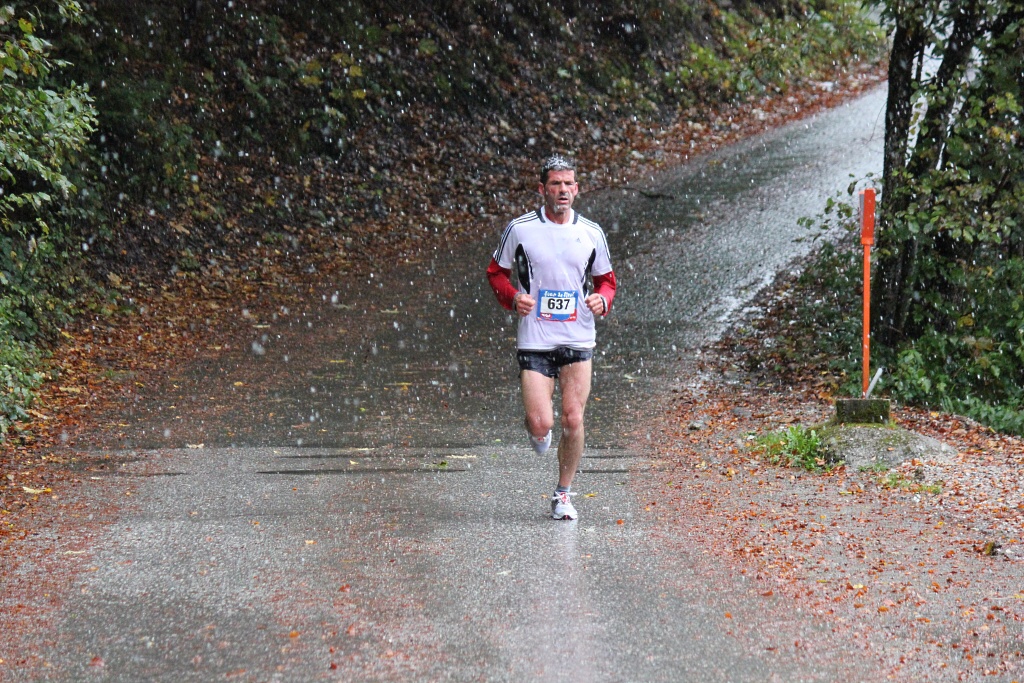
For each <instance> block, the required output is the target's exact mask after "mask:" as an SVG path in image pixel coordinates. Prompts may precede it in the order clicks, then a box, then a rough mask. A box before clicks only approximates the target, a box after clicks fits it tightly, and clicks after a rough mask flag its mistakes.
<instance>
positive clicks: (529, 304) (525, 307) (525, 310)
mask: <svg viewBox="0 0 1024 683" xmlns="http://www.w3.org/2000/svg"><path fill="white" fill-rule="evenodd" d="M536 304H537V300H536V299H534V298H533V297H532V296H530V295H529V294H524V293H523V292H518V293H516V295H515V296H514V297H512V310H513V311H515V312H516V313H518V314H519V315H520V316H524V317H525V316H528V315H530V311H532V310H533V307H534V306H535V305H536Z"/></svg>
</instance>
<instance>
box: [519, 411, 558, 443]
mask: <svg viewBox="0 0 1024 683" xmlns="http://www.w3.org/2000/svg"><path fill="white" fill-rule="evenodd" d="M554 426H555V418H554V416H553V415H527V416H526V429H527V431H529V432H530V434H532V435H533V436H535V437H537V438H538V439H539V438H540V437H542V436H544V435H545V434H547V433H548V432H550V431H551V428H552V427H554Z"/></svg>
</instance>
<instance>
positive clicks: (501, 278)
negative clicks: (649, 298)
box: [487, 258, 615, 311]
mask: <svg viewBox="0 0 1024 683" xmlns="http://www.w3.org/2000/svg"><path fill="white" fill-rule="evenodd" d="M487 281H488V282H490V283H491V289H493V290H494V296H496V297H498V303H499V304H501V305H502V307H504V308H507V309H508V310H510V311H511V310H512V300H513V299H515V297H516V288H515V287H513V286H512V271H511V270H509V269H508V268H502V267H501V266H499V265H498V262H497V261H495V260H494V259H493V258H492V259H491V265H489V266H487ZM614 281H615V278H614V277H613V278H612V282H613V283H614ZM614 290H615V285H614V284H613V285H612V291H614ZM609 303H610V301H609Z"/></svg>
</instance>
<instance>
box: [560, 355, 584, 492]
mask: <svg viewBox="0 0 1024 683" xmlns="http://www.w3.org/2000/svg"><path fill="white" fill-rule="evenodd" d="M592 365H593V362H592V361H589V360H585V361H581V362H579V363H571V364H569V365H566V366H564V367H562V369H561V372H560V374H559V377H558V384H559V387H560V389H561V392H562V437H561V438H560V439H559V440H558V485H559V486H564V487H565V488H569V485H570V484H571V483H572V479H573V477H575V476H576V470H577V469H578V468H579V466H580V460H581V459H582V458H583V441H584V438H583V413H584V411H585V410H586V407H587V399H588V398H589V397H590V371H591V366H592Z"/></svg>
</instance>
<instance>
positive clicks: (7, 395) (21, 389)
mask: <svg viewBox="0 0 1024 683" xmlns="http://www.w3.org/2000/svg"><path fill="white" fill-rule="evenodd" d="M5 313H6V311H5V309H4V300H3V299H0V438H2V435H3V434H5V433H6V432H7V430H8V429H9V428H10V427H11V425H12V424H14V422H15V421H17V420H21V419H25V418H27V417H28V408H29V407H30V406H31V405H32V402H33V401H34V400H35V389H36V388H37V387H38V386H39V384H40V382H42V380H43V376H42V374H41V373H39V372H37V371H35V370H34V368H35V367H37V366H38V364H39V356H38V353H37V352H36V350H35V347H34V346H33V345H32V344H25V343H19V342H18V341H16V340H15V339H14V337H13V336H12V335H11V334H10V333H9V332H10V329H9V327H8V325H7V324H6V323H5V320H6V317H5Z"/></svg>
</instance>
